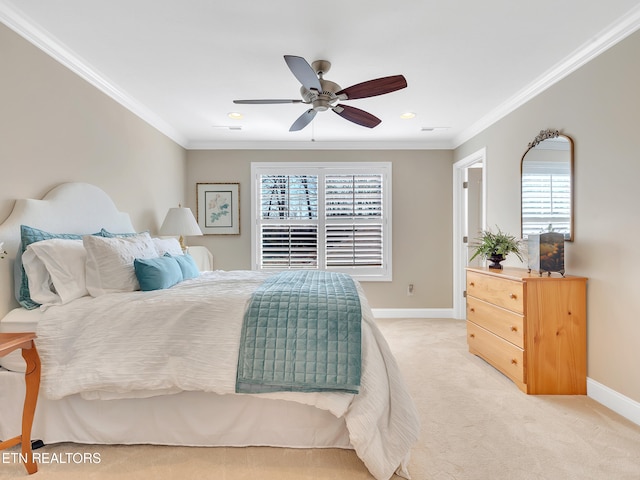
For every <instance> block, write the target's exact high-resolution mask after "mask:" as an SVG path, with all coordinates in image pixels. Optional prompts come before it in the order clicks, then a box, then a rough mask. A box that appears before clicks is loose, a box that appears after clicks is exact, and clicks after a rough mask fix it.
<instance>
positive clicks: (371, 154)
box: [187, 150, 453, 308]
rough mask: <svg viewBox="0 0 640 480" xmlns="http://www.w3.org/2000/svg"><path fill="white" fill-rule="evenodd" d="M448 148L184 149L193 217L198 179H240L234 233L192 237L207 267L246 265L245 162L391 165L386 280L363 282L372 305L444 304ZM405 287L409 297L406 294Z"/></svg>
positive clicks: (448, 266)
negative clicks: (204, 252)
mask: <svg viewBox="0 0 640 480" xmlns="http://www.w3.org/2000/svg"><path fill="white" fill-rule="evenodd" d="M452 158H453V155H452V152H451V151H438V150H426V151H404V150H403V151H387V150H377V151H374V150H362V151H352V150H349V151H325V150H317V151H291V150H288V151H278V150H228V151H210V150H200V151H189V152H188V154H187V183H188V185H189V186H188V195H189V206H191V208H192V210H193V211H194V213H195V212H196V205H195V202H196V200H195V189H196V183H198V182H240V197H241V200H240V208H241V213H240V216H241V222H240V223H241V230H240V235H239V236H237V235H207V236H205V237H193V238H190V239H189V241H190V243H191V244H193V245H196V244H200V245H205V246H207V247H209V249H210V250H211V251H212V252H213V254H214V256H215V260H214V265H215V268H219V269H223V270H232V269H249V268H251V223H250V216H251V212H250V201H251V191H250V169H251V162H293V161H296V162H330V161H344V162H359V161H375V162H388V161H390V162H392V163H393V186H392V189H393V217H392V218H393V281H392V282H366V283H363V286H364V289H365V291H366V293H367V295H368V297H369V301H370V302H371V305H372V306H373V307H374V308H451V306H452V292H451V290H452V287H451V285H452V275H453V274H452V259H451V255H452V243H453V241H452V228H453V226H452V225H453V222H452V217H451V209H452V198H453V193H452V182H453V180H452V168H451V162H452ZM410 283H413V284H414V288H415V293H414V295H413V296H411V297H409V296H407V286H408V285H409V284H410Z"/></svg>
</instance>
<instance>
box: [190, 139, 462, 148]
mask: <svg viewBox="0 0 640 480" xmlns="http://www.w3.org/2000/svg"><path fill="white" fill-rule="evenodd" d="M185 148H186V149H187V150H452V144H451V142H448V141H433V142H430V141H423V142H403V141H360V142H358V141H354V142H336V141H331V142H329V141H328V142H323V141H318V140H315V141H312V140H308V141H302V142H301V141H295V142H288V141H284V140H283V141H223V142H210V141H202V142H198V141H195V142H189V143H187V145H186V147H185Z"/></svg>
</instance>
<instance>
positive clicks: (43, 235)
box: [13, 225, 100, 310]
mask: <svg viewBox="0 0 640 480" xmlns="http://www.w3.org/2000/svg"><path fill="white" fill-rule="evenodd" d="M93 235H100V233H94V234H93ZM20 236H21V239H22V240H21V244H20V252H19V253H18V255H16V261H15V262H14V264H13V267H14V272H13V273H14V279H15V296H16V300H17V301H18V303H19V304H20V305H22V306H23V307H24V308H26V309H27V310H33V309H34V308H38V307H39V306H40V304H39V303H36V302H34V301H33V300H32V299H31V294H30V292H29V278H28V277H27V274H26V272H25V271H24V267H23V266H22V254H23V253H24V251H25V250H26V249H27V247H28V246H29V245H31V244H32V243H35V242H40V241H42V240H50V239H52V238H66V239H68V240H81V239H82V235H78V234H75V233H50V232H45V231H44V230H39V229H37V228H33V227H29V226H27V225H20Z"/></svg>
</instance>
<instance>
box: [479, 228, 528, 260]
mask: <svg viewBox="0 0 640 480" xmlns="http://www.w3.org/2000/svg"><path fill="white" fill-rule="evenodd" d="M496 228H497V229H498V232H497V233H494V232H492V231H491V230H482V231H481V232H480V237H478V238H476V241H475V242H474V243H473V244H472V245H471V246H472V247H474V248H475V251H474V253H473V255H472V256H471V258H470V259H469V261H471V260H473V259H474V258H476V257H478V256H479V257H481V258H483V259H489V260H491V262H492V263H491V265H489V268H502V265H500V262H502V261H503V260H504V259H505V258H506V256H507V255H508V254H510V253H513V254H515V255H516V256H517V257H518V258H519V259H520V261H522V254H521V253H520V245H521V244H520V240H518V239H517V238H516V237H514V236H513V235H509V234H507V233H504V232H503V231H502V230H500V228H498V227H496Z"/></svg>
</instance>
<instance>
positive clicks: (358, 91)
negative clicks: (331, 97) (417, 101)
mask: <svg viewBox="0 0 640 480" xmlns="http://www.w3.org/2000/svg"><path fill="white" fill-rule="evenodd" d="M406 86H407V80H406V79H405V78H404V76H402V75H393V76H391V77H383V78H376V79H375V80H369V81H367V82H362V83H358V84H357V85H352V86H351V87H347V88H343V89H342V90H340V91H339V92H336V95H338V96H339V97H340V98H342V99H343V100H353V99H355V98H367V97H375V96H376V95H384V94H385V93H391V92H395V91H396V90H400V89H402V88H405V87H406Z"/></svg>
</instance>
